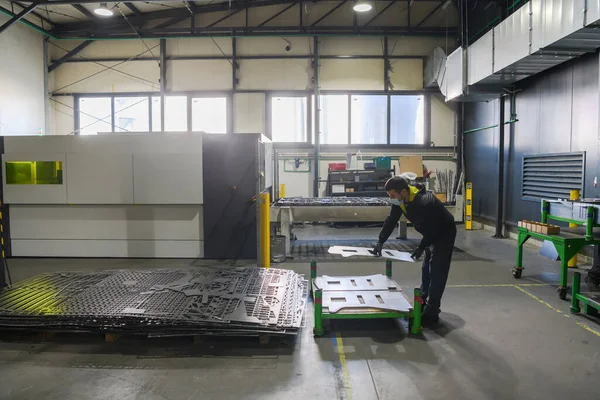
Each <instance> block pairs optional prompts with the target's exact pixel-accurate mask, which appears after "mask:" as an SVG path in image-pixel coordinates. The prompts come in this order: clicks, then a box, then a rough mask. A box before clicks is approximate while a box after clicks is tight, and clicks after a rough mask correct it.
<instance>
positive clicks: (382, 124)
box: [350, 95, 387, 144]
mask: <svg viewBox="0 0 600 400" xmlns="http://www.w3.org/2000/svg"><path fill="white" fill-rule="evenodd" d="M350 106H351V110H350V115H351V117H350V118H351V123H352V124H351V139H352V141H351V143H352V144H387V96H385V95H384V96H381V95H373V96H351V99H350Z"/></svg>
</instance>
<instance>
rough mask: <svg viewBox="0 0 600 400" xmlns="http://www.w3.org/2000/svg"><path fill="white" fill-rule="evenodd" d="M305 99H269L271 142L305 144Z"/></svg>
mask: <svg viewBox="0 0 600 400" xmlns="http://www.w3.org/2000/svg"><path fill="white" fill-rule="evenodd" d="M306 114H307V109H306V97H273V98H271V136H272V137H271V140H273V141H274V142H306V138H307V129H306V128H307V126H306V122H307V115H306Z"/></svg>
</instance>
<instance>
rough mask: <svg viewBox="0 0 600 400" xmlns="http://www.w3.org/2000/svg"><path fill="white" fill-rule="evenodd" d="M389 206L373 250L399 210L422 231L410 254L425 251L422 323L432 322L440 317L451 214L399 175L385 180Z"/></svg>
mask: <svg viewBox="0 0 600 400" xmlns="http://www.w3.org/2000/svg"><path fill="white" fill-rule="evenodd" d="M385 191H386V192H387V193H388V195H389V196H390V199H391V202H392V209H391V211H390V215H389V216H388V217H387V218H386V219H385V222H384V224H383V228H382V229H381V233H380V234H379V241H378V242H377V245H376V246H375V248H374V249H373V251H372V253H373V254H375V255H377V256H381V250H382V248H383V244H384V243H385V241H386V240H387V239H388V238H389V236H390V235H391V234H392V232H393V231H394V229H395V227H396V225H397V224H398V221H399V220H400V217H401V216H402V214H404V215H406V218H407V219H408V220H409V221H410V222H411V223H412V224H413V227H414V228H415V230H416V231H417V232H419V233H420V234H421V235H423V239H422V240H421V243H420V244H419V247H417V249H416V250H415V251H414V252H413V253H412V255H411V257H412V258H414V259H415V260H418V259H419V258H421V256H422V255H423V252H425V253H426V254H425V260H424V261H423V268H422V285H421V290H422V291H423V302H424V307H423V314H422V315H423V317H422V323H423V325H425V326H426V325H433V324H435V323H436V322H437V321H438V320H439V314H440V305H441V301H442V295H443V294H444V288H445V287H446V281H447V280H448V272H449V271H450V262H451V261H452V250H453V249H454V240H455V238H456V225H455V223H454V217H453V216H452V214H450V212H448V210H446V207H444V205H443V204H442V202H441V201H440V200H439V199H438V198H437V197H435V196H434V195H433V193H431V192H430V191H427V190H425V187H424V186H423V185H421V184H417V185H416V186H412V185H409V184H408V182H407V181H406V179H404V178H403V177H400V176H395V177H393V178H390V179H389V180H388V181H387V182H386V184H385Z"/></svg>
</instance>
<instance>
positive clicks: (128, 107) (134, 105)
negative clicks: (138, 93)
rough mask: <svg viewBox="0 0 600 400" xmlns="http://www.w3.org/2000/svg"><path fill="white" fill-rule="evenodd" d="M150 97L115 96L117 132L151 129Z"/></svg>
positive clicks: (146, 130)
mask: <svg viewBox="0 0 600 400" xmlns="http://www.w3.org/2000/svg"><path fill="white" fill-rule="evenodd" d="M149 112H150V110H149V109H148V97H115V132H148V131H149V130H150V117H149V115H148V114H149Z"/></svg>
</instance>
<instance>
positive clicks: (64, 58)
mask: <svg viewBox="0 0 600 400" xmlns="http://www.w3.org/2000/svg"><path fill="white" fill-rule="evenodd" d="M92 43H94V42H93V41H92V40H86V41H85V42H83V43H81V44H80V45H79V46H77V47H75V48H74V49H73V50H71V51H69V52H68V53H67V54H65V55H64V56H62V57H61V58H59V59H58V60H56V61H54V62H53V63H52V64H50V65H49V66H48V72H52V71H54V70H55V69H56V68H58V67H60V66H61V65H62V64H64V63H65V62H67V61H69V60H70V59H71V58H73V57H75V56H76V55H77V54H79V53H80V52H81V51H82V50H83V49H85V48H86V47H88V46H89V45H90V44H92Z"/></svg>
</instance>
